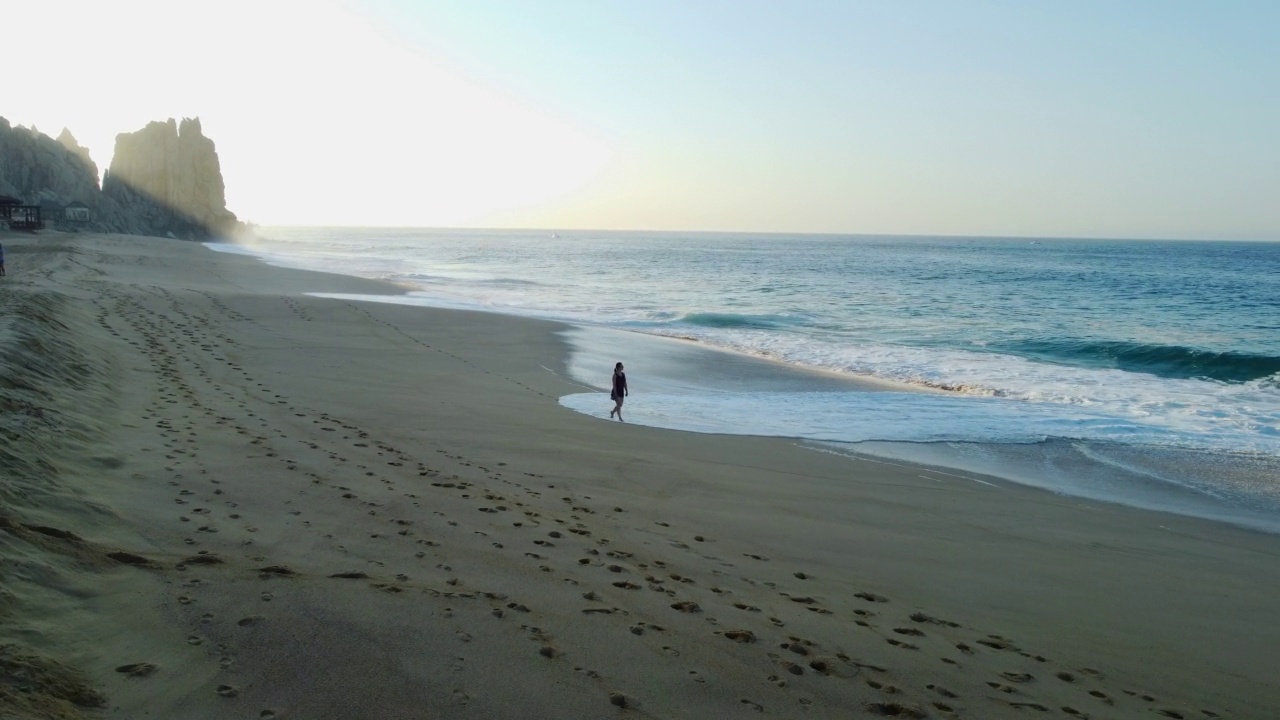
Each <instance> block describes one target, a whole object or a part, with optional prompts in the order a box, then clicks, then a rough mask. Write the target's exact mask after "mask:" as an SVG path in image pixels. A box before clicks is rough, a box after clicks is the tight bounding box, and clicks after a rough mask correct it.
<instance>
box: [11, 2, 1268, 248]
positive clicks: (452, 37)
mask: <svg viewBox="0 0 1280 720" xmlns="http://www.w3.org/2000/svg"><path fill="white" fill-rule="evenodd" d="M5 13H6V25H7V26H10V27H24V26H25V27H38V28H44V29H45V31H44V32H40V33H25V32H16V33H7V34H6V37H5V50H6V53H5V55H6V57H8V58H10V59H13V58H21V59H22V62H20V63H16V64H15V63H13V62H9V63H8V64H9V65H11V66H14V67H18V68H20V69H21V73H20V77H22V78H31V79H36V80H38V82H30V83H28V82H20V83H18V84H16V85H12V86H10V88H9V92H7V93H6V95H5V98H4V100H3V101H0V116H3V117H6V118H8V119H9V120H10V122H12V123H14V124H21V125H26V126H33V125H34V126H36V127H38V128H39V129H40V130H41V131H43V132H45V133H47V134H49V135H54V136H56V135H57V134H58V132H59V131H60V130H61V129H62V128H63V127H64V126H65V127H68V128H69V129H70V130H71V132H72V133H73V134H74V135H75V137H76V138H77V139H78V140H79V141H80V142H81V143H82V144H83V145H85V146H86V147H88V148H89V150H90V152H91V154H92V156H93V158H94V160H95V161H96V162H97V163H98V165H99V167H100V168H105V167H106V166H107V165H108V164H109V162H110V156H111V152H112V147H113V145H114V137H115V135H116V134H117V133H120V132H128V131H133V130H136V129H139V128H141V127H142V126H143V125H145V124H146V123H147V122H149V121H152V120H161V119H166V118H169V117H174V118H181V117H199V118H200V119H201V122H202V125H203V128H204V132H205V134H206V135H207V136H209V137H210V138H212V139H213V140H214V142H215V143H216V146H217V150H218V155H219V158H220V160H221V164H222V170H223V177H224V179H225V182H226V187H227V205H228V207H229V208H230V209H231V210H232V211H233V212H235V213H236V214H237V215H238V216H239V217H240V218H241V219H242V220H248V221H252V222H255V223H259V224H292V225H364V226H374V225H398V226H425V227H536V228H554V229H571V228H595V229H636V230H641V229H647V230H720V231H757V232H796V233H868V234H923V235H1014V236H1067V237H1108V238H1120V237H1144V238H1201V239H1255V240H1280V3H1276V2H1271V1H1270V0H1264V1H1259V2H1245V1H1243V0H1220V1H1215V2H1201V1H1195V2H1191V1H1187V0H1133V1H1131V2H1123V3H1118V2H1112V1H1110V0H1107V1H1097V0H1073V1H1071V2H1067V1H1066V0H1063V1H1062V2H1050V1H1049V0H1045V1H1044V2H1025V1H1023V0H1009V1H1007V2H1002V1H1000V0H987V1H979V0H937V1H933V2H926V1H922V0H884V1H882V2H859V1H858V0H832V1H824V0H788V1H786V2H784V1H782V0H645V1H644V2H637V1H634V0H632V1H627V2H623V1H621V0H539V1H538V2H517V1H515V0H512V1H510V2H496V1H494V0H455V1H448V2H446V1H443V0H440V1H436V0H366V1H364V2H355V1H354V0H305V1H304V0H219V1H217V2H212V1H196V0H113V2H110V3H104V2H100V0H93V1H92V2H80V1H73V0H40V2H28V3H24V4H23V6H21V7H16V8H8V9H6V11H5Z"/></svg>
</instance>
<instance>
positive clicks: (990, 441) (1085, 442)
mask: <svg viewBox="0 0 1280 720" xmlns="http://www.w3.org/2000/svg"><path fill="white" fill-rule="evenodd" d="M233 251H234V252H236V253H237V254H245V255H249V256H251V257H259V258H261V259H262V260H263V261H264V262H269V263H271V264H273V265H277V266H286V267H298V266H301V265H305V264H306V263H305V262H298V261H297V260H296V259H295V260H294V261H290V260H289V259H288V258H285V257H284V256H282V255H273V254H269V255H268V256H263V255H262V254H261V250H260V249H248V248H237V249H235V250H233ZM394 284H395V286H396V287H398V288H402V291H401V292H400V293H397V294H395V295H389V296H386V298H385V301H386V302H392V303H397V304H404V305H407V306H412V307H436V308H445V309H464V310H469V311H480V312H493V313H498V314H505V315H509V316H511V317H526V318H531V319H545V320H548V321H551V322H561V323H565V324H566V325H567V326H568V327H569V328H572V329H570V330H566V331H565V333H566V336H567V337H568V338H569V339H570V340H571V341H572V342H571V347H572V348H573V352H572V353H571V356H570V362H571V363H573V364H575V365H576V367H574V368H573V373H574V375H575V376H576V377H577V379H578V380H579V381H581V382H585V383H587V384H589V385H594V383H598V382H599V380H598V379H593V377H594V375H593V373H595V372H596V370H598V368H595V367H593V366H592V363H595V364H596V365H600V366H603V365H606V364H607V365H609V366H612V363H613V361H614V360H616V359H621V358H626V357H632V358H633V359H634V360H639V361H641V362H640V363H639V364H637V363H634V362H632V363H630V364H629V365H630V366H631V367H633V368H634V369H636V370H641V369H643V371H642V375H641V379H643V380H645V381H646V385H645V392H644V393H643V394H642V395H640V396H638V397H637V398H636V402H637V404H636V405H635V408H636V409H637V410H639V409H641V408H643V407H644V404H645V403H646V399H651V400H653V401H654V402H658V403H665V407H664V408H662V410H661V411H655V412H653V413H650V414H649V416H647V417H646V416H643V415H637V416H635V418H633V419H634V420H638V421H640V422H642V423H644V424H649V425H653V426H657V427H667V428H671V429H676V430H684V431H692V432H700V433H725V434H740V435H750V436H762V437H763V436H769V437H783V438H807V439H809V440H810V441H813V442H835V443H839V444H840V446H841V447H844V448H846V449H847V450H848V451H849V452H852V453H856V454H861V455H871V456H884V457H891V458H896V459H898V460H900V461H910V462H918V463H923V464H926V465H932V466H943V467H951V468H953V469H957V470H963V471H966V472H971V473H972V472H976V473H981V474H984V475H991V476H995V477H1000V478H1003V479H1005V480H1008V481H1012V482H1016V483H1019V484H1023V485H1027V486H1030V487H1036V488H1041V489H1046V490H1049V491H1050V492H1054V493H1058V494H1062V495H1065V496H1073V497H1081V498H1088V499H1090V500H1092V501H1103V502H1116V503H1120V504H1124V505H1128V506H1131V507H1139V508H1146V509H1153V510H1163V511H1170V512H1174V513H1178V514H1184V515H1190V516H1194V517H1202V518H1211V519H1214V520H1218V521H1222V522H1228V523H1233V524H1236V525H1238V526H1243V527H1249V528H1254V529H1262V530H1265V531H1269V532H1280V493H1277V492H1276V491H1275V489H1274V488H1269V487H1268V486H1267V483H1266V482H1265V481H1266V479H1268V478H1270V477H1274V476H1275V475H1276V474H1277V473H1280V458H1277V457H1275V456H1272V455H1258V454H1257V451H1253V452H1249V451H1232V450H1229V449H1225V448H1224V449H1220V450H1209V449H1203V448H1202V451H1203V452H1196V451H1193V450H1190V449H1188V448H1186V447H1184V446H1183V444H1181V443H1180V442H1171V443H1169V442H1166V439H1165V438H1162V437H1160V436H1158V435H1151V434H1150V433H1158V432H1159V431H1158V430H1152V429H1150V428H1147V429H1146V431H1147V432H1148V433H1149V434H1148V435H1144V436H1143V437H1142V438H1141V439H1137V440H1134V439H1131V438H1132V436H1129V437H1126V434H1125V433H1126V432H1127V431H1121V432H1114V433H1110V434H1114V435H1115V437H1106V435H1107V434H1109V433H1105V432H1104V434H1103V436H1100V437H1093V435H1094V434H1095V433H1092V432H1089V431H1085V432H1084V436H1085V437H1084V438H1081V437H1078V436H1076V435H1075V434H1073V433H1075V432H1076V430H1077V428H1081V427H1083V428H1090V427H1106V426H1108V425H1110V423H1111V422H1112V420H1113V419H1112V418H1111V417H1110V416H1108V415H1105V414H1104V416H1102V417H1098V416H1095V415H1094V414H1092V413H1091V412H1090V411H1089V410H1088V409H1087V405H1086V406H1083V407H1078V406H1073V405H1057V404H1052V403H1050V404H1037V403H1029V402H1027V401H1018V400H1001V399H999V398H993V397H988V396H986V395H983V394H981V393H978V394H975V393H970V392H963V391H957V390H956V389H955V388H952V387H950V386H947V385H937V386H935V385H936V384H930V383H928V382H921V383H910V382H897V381H891V380H882V379H878V378H875V377H867V376H861V375H855V374H850V373H841V372H836V371H832V370H829V369H824V368H821V367H812V366H807V365H803V364H797V363H793V362H788V361H785V360H781V359H779V358H775V357H771V356H769V355H767V354H761V353H754V352H748V351H744V350H741V349H737V348H733V347H724V346H720V345H716V344H712V343H706V342H702V341H692V342H691V341H688V340H686V339H682V338H679V337H673V336H671V335H666V334H662V333H656V332H652V331H650V330H645V329H640V328H625V327H610V326H607V325H597V324H591V323H589V322H584V321H574V320H569V319H564V318H542V317H538V316H537V315H536V314H529V313H522V312H521V311H520V309H519V308H512V307H498V308H490V307H485V308H476V307H471V306H470V305H469V304H468V303H465V302H464V303H453V302H451V301H450V300H449V298H448V296H446V295H440V294H438V293H433V292H431V291H430V290H424V289H422V288H420V287H416V286H408V285H404V284H401V283H394ZM321 295H323V293H322V294H321ZM345 299H353V300H361V299H366V298H361V297H358V296H350V297H347V298H345ZM618 338H621V339H618ZM626 338H631V340H626ZM667 341H669V342H667ZM597 346H600V347H604V348H617V350H618V352H616V353H615V354H616V355H617V357H614V358H604V357H603V356H602V355H601V352H600V350H599V348H598V347H597ZM606 354H607V353H606ZM685 356H687V359H685V360H683V361H681V362H675V361H673V360H672V357H677V358H680V357H685ZM695 356H696V357H697V358H700V360H699V361H694V360H693V359H692V358H694V357H695ZM575 358H583V359H582V360H576V359H575ZM606 359H607V360H608V362H607V363H606V362H604V361H605V360H606ZM721 366H737V367H751V366H754V367H758V368H760V369H761V372H752V373H750V374H751V377H753V378H755V379H756V384H755V385H754V386H752V385H750V384H748V383H744V382H740V381H735V379H733V378H729V377H728V376H727V373H726V372H724V371H722V370H721ZM769 368H772V369H774V370H775V371H776V372H775V373H773V374H770V373H768V372H765V370H768V369H769ZM788 390H791V391H797V392H800V393H808V392H809V391H812V390H822V391H826V392H832V393H843V392H851V393H854V395H853V396H851V397H850V401H851V402H841V401H838V400H835V399H834V398H833V399H832V401H831V402H825V401H823V402H815V401H808V400H805V399H804V398H805V397H809V398H813V397H817V396H813V395H795V396H791V397H790V398H788V397H785V396H784V395H777V396H773V397H772V398H770V397H766V396H765V395H766V394H767V393H769V392H773V391H782V392H784V393H785V392H786V391H788ZM864 391H888V392H898V393H901V394H902V399H895V398H888V397H886V398H882V399H879V400H877V399H872V398H863V397H861V396H860V395H858V393H861V392H864ZM707 393H710V394H711V395H712V397H711V398H707V399H703V400H699V399H698V398H699V397H700V396H702V395H705V394H707ZM735 393H739V394H738V395H735ZM748 396H754V397H750V398H749V397H748ZM918 396H923V398H928V399H923V398H919V397H918ZM734 397H737V398H738V399H737V400H736V401H735V400H734V399H733V398H734ZM913 397H914V398H917V399H908V398H913ZM779 403H782V405H779ZM793 403H794V404H795V406H796V407H797V408H800V409H801V411H800V412H792V411H790V408H791V406H792V404H793ZM561 404H562V405H565V406H567V407H570V408H573V409H575V410H578V411H581V412H585V413H587V414H596V415H598V413H595V412H594V411H593V410H592V407H593V405H592V404H591V400H590V398H587V397H582V398H566V399H562V401H561ZM805 406H809V407H805ZM650 409H653V408H650ZM779 411H787V414H785V416H783V415H779ZM766 416H768V417H771V418H774V419H772V420H771V421H769V422H761V421H760V418H762V417H766ZM780 417H785V418H786V419H785V420H782V421H781V422H779V421H778V420H777V419H776V418H780ZM716 418H741V419H745V420H746V421H747V422H745V423H742V422H738V421H737V420H735V421H732V422H725V421H723V420H717V419H716ZM753 418H754V420H753ZM824 418H825V420H824ZM993 419H995V420H997V421H996V422H991V421H992V420H993ZM1131 430H1138V431H1139V432H1142V428H1141V427H1139V428H1131V429H1130V430H1129V431H1131ZM1090 438H1092V439H1090ZM1193 444H1194V441H1193ZM1210 444H1217V443H1210ZM1029 446H1037V447H1042V448H1046V450H1045V452H1044V453H1037V452H1035V451H1028V449H1027V448H1028V447H1029ZM1062 447H1069V448H1073V449H1072V450H1071V451H1070V452H1064V451H1062V450H1061V448H1062ZM975 448H980V450H975ZM1206 452H1207V453H1209V455H1210V456H1211V457H1209V458H1208V459H1205V458H1202V457H1201V455H1203V454H1204V453H1206ZM1050 454H1052V456H1053V461H1052V463H1049V464H1045V463H1039V462H1037V457H1040V456H1042V457H1044V458H1048V457H1049V455H1050ZM1205 478H1230V479H1229V480H1222V481H1221V482H1219V481H1217V480H1214V481H1208V482H1206V481H1205ZM1153 480H1154V482H1153Z"/></svg>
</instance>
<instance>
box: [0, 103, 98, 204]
mask: <svg viewBox="0 0 1280 720" xmlns="http://www.w3.org/2000/svg"><path fill="white" fill-rule="evenodd" d="M0 195H10V196H13V197H19V198H22V199H23V200H25V201H27V202H29V203H31V204H39V202H40V200H41V199H48V198H59V199H65V200H64V202H71V201H73V200H78V201H80V202H82V203H84V204H86V205H89V206H90V207H95V206H96V203H97V200H98V195H99V193H98V168H97V166H96V165H94V164H93V161H92V160H90V159H89V151H88V150H85V149H84V148H82V147H80V144H79V143H77V142H76V139H75V138H74V137H72V136H71V133H70V132H68V131H66V130H63V131H62V134H61V135H59V136H58V139H57V140H54V139H53V138H51V137H49V136H48V135H45V134H44V133H41V132H40V131H38V130H36V129H35V128H24V127H16V128H15V127H11V126H10V125H9V121H8V120H5V119H4V118H0Z"/></svg>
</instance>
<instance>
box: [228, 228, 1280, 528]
mask: <svg viewBox="0 0 1280 720" xmlns="http://www.w3.org/2000/svg"><path fill="white" fill-rule="evenodd" d="M261 234H262V235H264V236H265V238H267V239H264V240H262V241H260V242H258V243H256V244H255V245H254V246H253V247H252V248H251V249H250V251H251V252H254V253H256V254H258V255H261V256H263V257H264V258H266V259H268V260H269V261H272V262H277V263H280V264H286V265H294V266H300V267H308V268H313V269H320V270H328V271H332V272H341V273H347V274H353V275H360V276H364V277H373V278H378V279H383V280H389V281H392V282H396V283H400V284H402V285H404V286H405V287H406V289H407V290H409V291H410V292H409V293H408V294H407V295H406V296H405V297H403V298H400V299H398V301H400V302H410V303H420V304H428V305H438V306H448V307H462V308H471V309H483V310H491V311H495V312H503V313H512V314H523V315H530V316H535V317H543V318H550V319H557V320H563V321H566V322H570V323H573V324H574V325H575V326H576V327H577V328H578V330H576V331H573V332H571V333H569V339H570V341H571V343H572V344H573V346H574V347H576V348H578V351H577V352H576V353H575V358H573V359H572V360H571V363H570V367H571V369H572V371H573V374H574V375H575V377H576V379H577V380H578V381H579V382H582V383H584V384H587V385H591V386H593V387H598V388H604V387H605V386H606V383H607V381H608V368H609V367H611V366H612V361H613V360H615V359H616V360H624V361H626V362H627V365H628V373H629V375H630V376H631V383H632V386H633V388H634V389H635V390H636V394H635V395H634V396H633V399H632V402H631V403H630V404H629V405H628V410H627V419H628V421H631V422H639V423H645V424H652V425H659V426H663V427H671V428H676V429H684V430H691V431H698V432H720V433H740V434H755V435H778V436H785V437H794V438H798V439H803V440H808V441H821V442H824V443H827V444H828V445H827V447H832V448H836V449H839V450H841V451H843V450H849V451H853V452H867V451H869V450H871V449H875V450H876V452H878V453H881V454H885V453H888V454H893V455H896V456H902V457H910V458H912V459H920V458H925V459H931V460H934V461H938V462H945V463H948V464H951V465H963V466H965V467H968V468H969V469H973V470H979V471H983V472H994V473H995V474H1001V475H1005V476H1010V477H1012V478H1013V479H1017V480H1020V481H1029V482H1033V483H1035V484H1040V485H1043V486H1045V487H1049V488H1050V489H1054V490H1059V491H1062V492H1068V493H1074V494H1081V495H1085V496H1090V497H1101V498H1104V499H1119V500H1121V501H1129V502H1133V503H1134V504H1139V505H1145V506H1150V507H1161V508H1171V509H1178V510H1179V511H1186V512H1194V514H1207V515H1214V516H1217V515H1221V514H1222V512H1226V513H1227V514H1228V515H1229V514H1230V512H1228V511H1226V510H1223V508H1235V509H1237V510H1240V511H1241V512H1243V513H1245V514H1247V515H1249V516H1250V517H1252V518H1253V520H1252V521H1250V524H1255V525H1258V524H1262V525H1266V524H1267V520H1266V519H1267V518H1271V517H1273V516H1274V517H1275V518H1280V480H1278V478H1280V472H1278V471H1277V468H1280V464H1277V459H1278V458H1280V244H1277V243H1224V242H1157V241H1100V240H1049V239H993V238H905V237H866V236H851V237H835V236H795V237H790V236H781V235H741V234H707V233H698V234H679V233H620V232H609V233H605V232H558V233H551V232H549V231H537V232H533V231H475V230H466V231H448V230H421V229H394V230H388V229H349V228H346V229H328V228H311V229H304V228H269V229H265V230H263V231H262V232H261ZM242 251H243V249H242ZM619 331H624V332H622V334H621V335H618V334H617V333H618V332H619ZM654 335H661V336H671V337H675V338H683V339H685V340H686V341H695V342H684V343H673V342H661V341H658V340H655V339H654V338H653V337H652V336H654ZM619 338H620V339H619ZM690 348H692V349H690ZM712 349H714V350H719V351H732V352H733V353H736V354H737V355H736V357H741V358H754V359H757V360H760V361H762V362H766V365H764V366H762V367H764V368H768V367H772V368H774V369H775V370H776V372H772V373H770V372H768V371H766V370H761V371H756V370H753V371H751V372H748V373H740V374H739V375H738V376H735V377H733V378H730V377H728V376H727V375H726V374H725V373H724V372H719V371H717V369H716V368H718V367H719V366H720V365H721V364H722V362H721V361H719V360H717V359H715V358H716V357H721V358H723V357H726V356H724V355H722V354H721V355H719V356H717V355H715V354H706V351H707V350H712ZM623 353H625V354H623ZM677 357H680V358H684V360H683V361H681V362H673V361H671V358H677ZM733 366H734V367H741V365H740V364H733ZM744 378H745V379H744ZM784 378H785V381H784ZM868 388H875V389H877V390H878V392H866V390H867V389H868ZM562 404H564V405H566V406H567V407H570V408H574V409H577V410H580V411H583V412H588V413H591V414H597V415H601V416H604V415H605V414H606V413H607V409H608V405H607V402H606V403H605V404H604V407H603V408H601V404H600V403H599V398H598V397H597V396H595V395H594V394H592V393H585V392H584V393H582V394H580V395H570V396H568V397H566V398H563V399H562ZM1026 446H1036V447H1037V448H1039V449H1038V450H1037V452H1036V453H1028V452H1027V448H1026ZM1046 457H1054V458H1056V460H1055V461H1054V464H1053V466H1052V467H1046V466H1045V460H1046ZM1202 501H1203V502H1202ZM1184 505H1188V506H1195V507H1199V506H1201V505H1204V506H1205V507H1209V508H1216V510H1214V511H1213V512H1209V511H1203V512H1196V511H1194V510H1187V509H1186V508H1185V507H1183V506H1184ZM1218 511H1222V512H1218ZM1258 517H1262V518H1263V521H1261V522H1259V521H1257V518H1258Z"/></svg>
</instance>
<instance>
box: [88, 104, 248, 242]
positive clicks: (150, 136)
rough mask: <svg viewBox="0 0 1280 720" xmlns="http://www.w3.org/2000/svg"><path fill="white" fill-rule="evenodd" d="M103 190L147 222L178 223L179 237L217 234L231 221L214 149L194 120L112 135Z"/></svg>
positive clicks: (232, 221)
mask: <svg viewBox="0 0 1280 720" xmlns="http://www.w3.org/2000/svg"><path fill="white" fill-rule="evenodd" d="M102 189H103V192H104V193H105V194H106V195H108V196H110V197H112V198H114V199H115V200H116V201H118V202H120V203H121V204H123V205H125V206H130V207H136V208H137V210H138V211H140V212H141V213H142V215H143V217H144V218H145V219H146V220H148V222H149V223H151V224H155V222H157V221H158V222H159V223H160V224H161V225H168V226H177V228H178V229H179V231H180V234H183V235H187V234H190V233H192V232H195V233H198V232H199V231H201V230H203V231H204V232H205V233H207V234H210V235H216V234H219V233H223V232H227V231H230V230H231V229H233V228H234V226H235V224H236V216H235V215H234V214H232V213H231V212H230V211H228V210H227V200H226V195H225V193H224V187H223V184H222V169H221V166H220V165H219V163H218V153H217V152H216V151H215V150H214V147H213V141H212V140H210V139H209V138H207V137H205V136H204V133H203V132H202V131H201V129H200V120H199V119H198V118H184V119H183V120H182V124H181V125H179V124H178V123H176V122H174V120H173V119H172V118H170V119H169V120H168V121H166V122H152V123H148V124H147V126H146V127H144V128H143V129H141V130H139V131H137V132H133V133H120V134H119V135H117V136H116V149H115V154H114V155H113V156H112V158H111V166H110V168H109V169H108V170H107V175H106V177H105V178H104V179H103V188H102Z"/></svg>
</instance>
